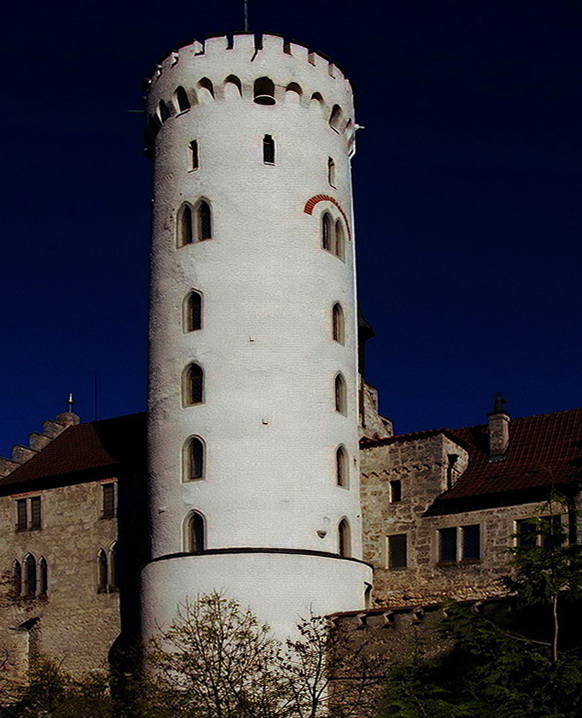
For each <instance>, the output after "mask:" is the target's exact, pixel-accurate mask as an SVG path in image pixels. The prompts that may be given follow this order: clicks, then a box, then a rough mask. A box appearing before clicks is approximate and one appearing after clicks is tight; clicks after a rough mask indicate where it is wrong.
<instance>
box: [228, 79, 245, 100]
mask: <svg viewBox="0 0 582 718" xmlns="http://www.w3.org/2000/svg"><path fill="white" fill-rule="evenodd" d="M224 94H225V95H226V96H230V97H240V96H241V95H242V85H241V81H240V80H239V78H238V77H237V76H236V75H229V76H228V77H227V78H226V80H225V81H224Z"/></svg>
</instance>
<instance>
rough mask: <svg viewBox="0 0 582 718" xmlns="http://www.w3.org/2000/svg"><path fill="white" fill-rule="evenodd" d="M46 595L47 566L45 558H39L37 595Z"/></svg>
mask: <svg viewBox="0 0 582 718" xmlns="http://www.w3.org/2000/svg"><path fill="white" fill-rule="evenodd" d="M47 593H48V566H47V562H46V558H45V557H44V556H41V558H40V559H39V562H38V595H39V596H46V595H47Z"/></svg>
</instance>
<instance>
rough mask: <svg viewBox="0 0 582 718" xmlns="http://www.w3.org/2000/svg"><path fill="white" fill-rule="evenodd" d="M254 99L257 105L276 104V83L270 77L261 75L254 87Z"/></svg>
mask: <svg viewBox="0 0 582 718" xmlns="http://www.w3.org/2000/svg"><path fill="white" fill-rule="evenodd" d="M253 99H254V101H255V102H256V103H257V105H274V104H275V84H274V83H273V80H271V79H270V78H268V77H259V78H258V79H257V80H255V84H254V87H253Z"/></svg>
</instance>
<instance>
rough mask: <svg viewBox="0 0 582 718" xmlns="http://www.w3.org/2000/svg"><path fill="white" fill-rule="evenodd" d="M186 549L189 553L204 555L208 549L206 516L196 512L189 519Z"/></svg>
mask: <svg viewBox="0 0 582 718" xmlns="http://www.w3.org/2000/svg"><path fill="white" fill-rule="evenodd" d="M186 549H187V551H188V552H189V553H202V552H203V551H204V550H205V549H206V526H205V521H204V516H202V514H200V513H198V511H194V512H193V513H192V514H191V516H190V518H189V519H188V527H187V536H186Z"/></svg>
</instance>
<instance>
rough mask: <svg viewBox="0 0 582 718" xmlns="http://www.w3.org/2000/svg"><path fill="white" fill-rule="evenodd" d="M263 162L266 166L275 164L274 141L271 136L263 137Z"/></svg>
mask: <svg viewBox="0 0 582 718" xmlns="http://www.w3.org/2000/svg"><path fill="white" fill-rule="evenodd" d="M263 162H264V163H265V164H266V165H274V164H275V140H274V139H273V138H272V137H271V135H265V136H264V137H263Z"/></svg>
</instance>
